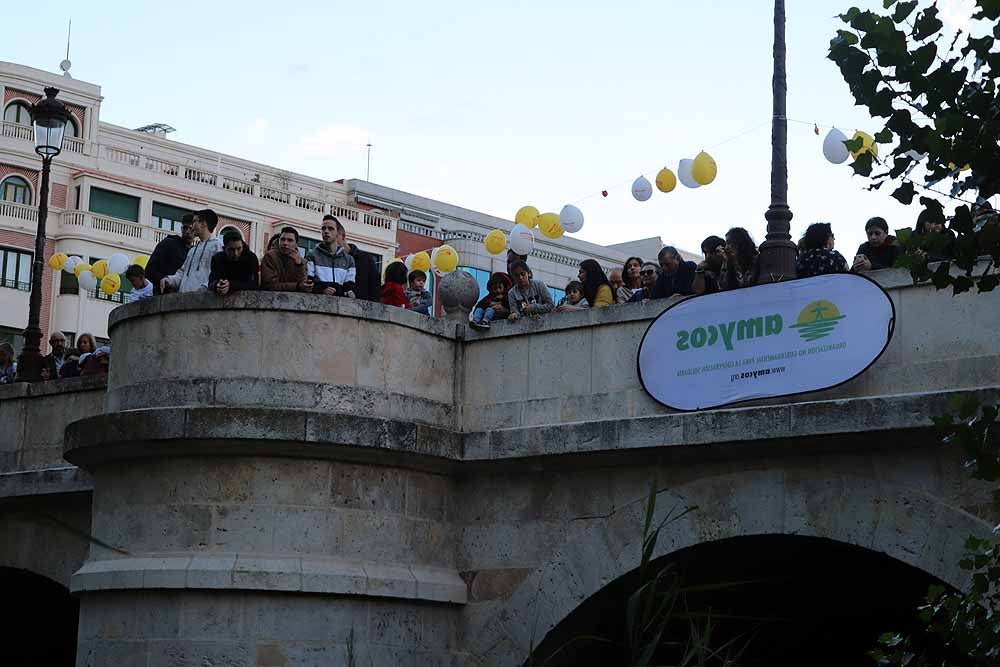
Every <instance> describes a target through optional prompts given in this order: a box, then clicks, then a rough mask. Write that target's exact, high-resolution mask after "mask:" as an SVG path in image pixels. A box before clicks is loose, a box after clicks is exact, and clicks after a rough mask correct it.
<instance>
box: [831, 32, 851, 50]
mask: <svg viewBox="0 0 1000 667" xmlns="http://www.w3.org/2000/svg"><path fill="white" fill-rule="evenodd" d="M857 43H858V36H857V35H855V34H854V33H853V32H849V31H847V30H838V31H837V36H836V37H834V38H833V39H831V40H830V50H831V51H832V50H833V49H836V48H838V47H843V46H854V45H855V44H857Z"/></svg>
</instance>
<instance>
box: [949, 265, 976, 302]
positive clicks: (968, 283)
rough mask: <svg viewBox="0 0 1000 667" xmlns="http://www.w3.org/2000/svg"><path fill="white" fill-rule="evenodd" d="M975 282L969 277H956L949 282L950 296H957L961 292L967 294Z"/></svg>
mask: <svg viewBox="0 0 1000 667" xmlns="http://www.w3.org/2000/svg"><path fill="white" fill-rule="evenodd" d="M942 264H947V262H942ZM975 284H976V283H975V282H974V281H973V280H972V278H970V277H969V276H956V277H955V278H954V279H953V280H952V281H951V289H952V294H953V295H955V296H957V295H959V294H962V293H963V292H968V291H969V290H971V289H972V288H973V287H974V286H975Z"/></svg>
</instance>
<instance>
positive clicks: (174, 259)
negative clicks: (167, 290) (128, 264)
mask: <svg viewBox="0 0 1000 667" xmlns="http://www.w3.org/2000/svg"><path fill="white" fill-rule="evenodd" d="M193 225H194V215H193V214H191V213H187V214H185V215H184V217H183V218H181V234H180V236H177V235H176V234H171V235H170V236H167V237H166V238H164V239H163V240H162V241H160V242H159V243H157V244H156V247H155V248H154V249H153V253H152V254H151V255H150V256H149V261H148V262H146V268H145V273H146V279H147V280H149V282H151V283H153V294H154V295H155V294H160V281H161V280H162V279H163V278H164V277H166V276H172V275H174V274H175V273H177V269H179V268H181V265H182V264H184V260H185V258H187V253H188V249H189V248H190V247H191V246H192V244H194V229H193Z"/></svg>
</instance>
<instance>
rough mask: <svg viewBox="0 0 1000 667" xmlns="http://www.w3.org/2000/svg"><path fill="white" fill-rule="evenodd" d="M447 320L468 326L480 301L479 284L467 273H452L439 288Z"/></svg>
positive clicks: (460, 271) (442, 280) (442, 281)
mask: <svg viewBox="0 0 1000 667" xmlns="http://www.w3.org/2000/svg"><path fill="white" fill-rule="evenodd" d="M438 294H439V295H440V297H441V307H442V308H444V312H445V318H446V319H447V320H448V321H450V322H455V323H456V324H467V323H468V321H469V313H470V312H471V311H472V309H473V308H474V307H475V306H476V303H477V302H478V301H479V283H478V282H476V279H475V278H473V277H472V275H471V274H470V273H468V272H466V271H462V270H461V269H459V270H458V271H452V272H451V273H449V274H448V275H446V276H445V277H444V278H442V279H441V284H440V286H438Z"/></svg>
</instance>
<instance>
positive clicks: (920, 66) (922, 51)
mask: <svg viewBox="0 0 1000 667" xmlns="http://www.w3.org/2000/svg"><path fill="white" fill-rule="evenodd" d="M936 55H937V44H935V43H934V42H928V43H927V44H924V45H923V46H921V47H920V48H919V49H916V50H915V51H914V52H913V55H912V58H913V59H912V67H913V69H914V70H915V73H916V74H918V75H919V74H923V73H925V72H926V71H927V70H928V68H930V66H931V65H933V64H934V57H935V56H936Z"/></svg>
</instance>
